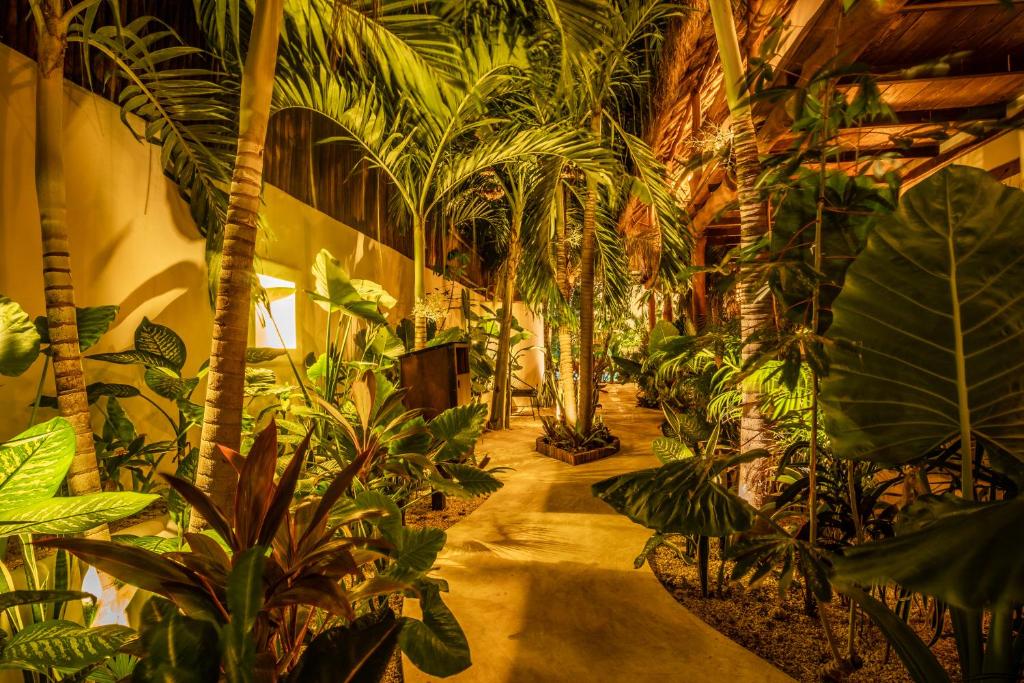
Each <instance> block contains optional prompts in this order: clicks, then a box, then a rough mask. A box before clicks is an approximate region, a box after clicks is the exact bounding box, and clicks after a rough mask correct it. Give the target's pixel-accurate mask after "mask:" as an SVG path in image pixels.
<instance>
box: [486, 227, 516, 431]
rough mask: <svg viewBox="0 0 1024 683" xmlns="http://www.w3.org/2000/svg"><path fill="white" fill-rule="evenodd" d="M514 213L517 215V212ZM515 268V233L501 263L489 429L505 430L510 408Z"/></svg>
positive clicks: (514, 232) (514, 231)
mask: <svg viewBox="0 0 1024 683" xmlns="http://www.w3.org/2000/svg"><path fill="white" fill-rule="evenodd" d="M517 213H518V212H517ZM512 220H513V226H514V227H515V226H518V225H519V223H518V221H520V220H522V217H521V215H514V216H513V217H512ZM518 268H519V229H518V227H516V228H515V229H514V230H513V234H512V237H511V241H510V243H509V255H508V259H507V261H506V262H505V282H504V283H503V285H504V286H503V287H502V292H501V330H500V332H499V333H498V350H497V356H498V362H497V365H496V367H495V370H494V393H493V394H492V396H491V419H490V420H488V422H487V427H488V428H489V429H508V415H509V409H510V407H511V405H510V404H511V392H510V390H511V386H510V383H511V379H512V319H513V315H512V300H513V299H514V298H515V291H516V270H517V269H518Z"/></svg>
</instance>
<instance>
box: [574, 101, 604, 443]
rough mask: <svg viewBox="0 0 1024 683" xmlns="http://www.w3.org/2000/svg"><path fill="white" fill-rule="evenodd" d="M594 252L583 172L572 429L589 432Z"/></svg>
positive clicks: (590, 191) (594, 124)
mask: <svg viewBox="0 0 1024 683" xmlns="http://www.w3.org/2000/svg"><path fill="white" fill-rule="evenodd" d="M590 132H591V133H592V134H593V135H594V136H595V137H596V136H599V135H600V134H601V110H600V109H595V110H594V112H593V114H591V117H590ZM596 255H597V180H596V179H595V178H593V177H591V176H587V197H586V200H585V204H584V206H583V240H582V245H581V247H580V259H581V261H582V263H581V265H580V400H579V421H578V423H577V425H576V431H578V432H579V433H580V434H590V430H591V429H592V428H593V426H594V410H595V396H594V394H595V391H594V270H595V268H594V266H595V263H594V261H595V257H596Z"/></svg>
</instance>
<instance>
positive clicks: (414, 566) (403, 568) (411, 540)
mask: <svg viewBox="0 0 1024 683" xmlns="http://www.w3.org/2000/svg"><path fill="white" fill-rule="evenodd" d="M445 538H446V535H445V533H444V531H442V530H441V529H432V528H429V527H428V528H422V529H410V528H408V527H403V529H402V541H401V543H400V544H399V546H398V548H397V552H398V559H397V561H396V562H395V563H394V564H393V565H392V566H391V568H390V569H389V571H388V574H389V576H391V577H394V578H398V579H400V580H403V581H412V580H415V579H416V578H418V576H419V575H421V574H424V573H426V572H428V571H430V568H431V567H433V566H434V561H435V560H436V559H437V554H438V553H439V552H441V548H443V547H444V542H445Z"/></svg>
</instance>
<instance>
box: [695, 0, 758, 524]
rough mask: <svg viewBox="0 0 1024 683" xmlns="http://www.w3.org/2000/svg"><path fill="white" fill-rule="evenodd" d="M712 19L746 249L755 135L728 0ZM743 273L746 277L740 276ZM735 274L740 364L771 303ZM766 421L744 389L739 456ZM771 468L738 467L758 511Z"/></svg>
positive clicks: (753, 224)
mask: <svg viewBox="0 0 1024 683" xmlns="http://www.w3.org/2000/svg"><path fill="white" fill-rule="evenodd" d="M710 5H711V17H712V20H713V21H714V24H715V36H716V38H717V40H718V52H719V56H720V59H721V62H722V71H723V75H724V81H725V91H726V99H727V100H728V103H729V112H730V114H731V117H732V147H733V155H734V157H735V159H736V188H737V192H736V194H737V198H738V200H739V208H740V245H741V247H742V248H744V249H750V248H751V247H752V246H753V245H754V244H756V243H757V242H758V241H759V240H761V239H762V238H763V237H764V235H765V234H766V233H767V232H768V210H767V207H766V206H765V203H764V202H763V201H762V200H761V197H760V193H759V192H758V190H757V178H758V176H759V175H760V172H761V162H760V159H759V157H758V149H757V133H756V131H755V130H754V120H753V118H752V116H751V112H750V105H749V103H748V102H747V94H746V92H745V88H744V86H743V76H744V75H743V58H742V55H741V54H740V46H739V40H738V39H737V37H736V25H735V22H734V21H733V16H732V8H731V6H730V3H729V0H711V2H710ZM743 270H746V272H743ZM743 270H741V272H740V278H739V284H738V285H737V287H736V295H737V299H738V300H739V307H740V334H741V336H742V338H743V347H742V351H741V357H742V360H743V361H744V362H746V361H747V359H749V358H751V357H753V356H755V355H757V354H758V352H759V351H760V344H759V343H758V342H756V341H752V335H754V334H755V333H757V332H758V331H759V330H761V329H763V328H764V326H765V325H766V324H767V323H768V322H769V321H770V320H771V314H772V311H771V299H770V298H769V296H768V293H767V292H766V291H763V290H762V289H761V288H759V287H758V286H757V285H756V283H755V282H754V278H752V277H750V275H751V273H750V266H749V265H748V266H746V267H745V268H744V269H743ZM767 445H768V439H767V438H766V436H765V419H764V415H763V414H762V412H761V395H760V391H759V389H758V387H756V386H753V385H751V384H750V383H747V384H746V385H744V387H743V408H742V417H741V419H740V451H741V452H742V451H749V450H753V449H757V448H764V447H766V446H767ZM770 469H771V468H770V463H766V462H765V461H764V460H763V459H762V460H759V461H754V462H752V463H749V464H745V465H743V466H741V470H740V495H742V496H743V497H744V498H746V499H747V500H748V501H749V502H751V503H752V504H754V505H757V506H759V505H760V504H761V503H762V502H763V499H764V497H765V494H766V493H767V487H768V485H769V482H770Z"/></svg>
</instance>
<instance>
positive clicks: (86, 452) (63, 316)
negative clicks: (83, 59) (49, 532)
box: [31, 0, 107, 536]
mask: <svg viewBox="0 0 1024 683" xmlns="http://www.w3.org/2000/svg"><path fill="white" fill-rule="evenodd" d="M63 4H64V3H63V0H33V2H32V5H31V7H32V15H33V18H34V20H35V26H36V36H37V39H38V51H39V56H38V81H37V85H36V158H35V172H36V196H37V199H38V202H39V223H40V229H41V231H42V240H43V282H44V297H45V300H46V323H47V331H48V333H49V339H50V349H51V351H52V353H53V358H52V361H53V378H54V383H55V385H56V389H57V404H58V407H59V409H60V414H61V415H62V416H64V417H65V418H66V419H67V420H68V422H70V423H71V425H72V427H74V430H75V458H74V460H73V461H72V463H71V468H70V469H69V470H68V477H67V481H68V489H69V490H70V492H71V494H72V495H82V494H86V493H94V492H97V491H99V490H100V473H99V467H98V466H97V462H96V448H95V446H94V444H93V438H92V434H93V432H92V424H91V421H90V416H89V398H88V394H87V392H86V385H85V373H84V371H83V369H82V352H81V349H80V348H79V343H78V322H77V318H76V314H75V288H74V284H73V283H72V280H71V253H70V252H71V246H70V240H69V238H68V220H67V218H68V217H67V178H66V175H65V171H64V54H65V50H66V47H67V40H68V26H69V24H70V23H71V21H72V20H73V18H74V17H75V16H76V15H77V13H78V11H80V9H81V8H80V7H78V6H77V5H76V6H74V7H72V9H71V10H69V11H67V12H65V11H64V9H63ZM93 535H97V536H106V535H107V528H106V525H104V526H102V527H99V528H97V530H96V531H95V532H94V533H93Z"/></svg>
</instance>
